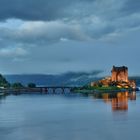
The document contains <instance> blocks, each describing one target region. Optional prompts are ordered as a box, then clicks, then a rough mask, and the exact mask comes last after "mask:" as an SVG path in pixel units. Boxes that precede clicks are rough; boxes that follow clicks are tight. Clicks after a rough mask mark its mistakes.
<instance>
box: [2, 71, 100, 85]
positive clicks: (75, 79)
mask: <svg viewBox="0 0 140 140" xmlns="http://www.w3.org/2000/svg"><path fill="white" fill-rule="evenodd" d="M100 73H101V71H93V72H89V73H86V72H77V73H76V72H68V73H64V74H60V75H46V74H22V75H4V76H5V77H6V79H7V80H8V81H9V82H10V83H15V82H20V83H22V84H23V85H27V84H28V83H35V84H36V85H38V86H47V85H49V86H58V85H69V86H73V85H74V86H82V85H85V84H88V83H89V82H91V81H95V80H98V79H99V78H98V74H100Z"/></svg>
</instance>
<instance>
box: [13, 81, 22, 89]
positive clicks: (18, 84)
mask: <svg viewBox="0 0 140 140" xmlns="http://www.w3.org/2000/svg"><path fill="white" fill-rule="evenodd" d="M12 87H13V88H23V87H24V86H23V85H22V84H21V83H19V82H17V83H14V84H12Z"/></svg>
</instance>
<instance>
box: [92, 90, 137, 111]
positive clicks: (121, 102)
mask: <svg viewBox="0 0 140 140" xmlns="http://www.w3.org/2000/svg"><path fill="white" fill-rule="evenodd" d="M94 97H95V98H97V99H99V98H100V99H103V101H104V102H105V103H111V106H112V111H118V110H119V111H120V110H122V111H127V110H128V100H131V101H132V100H136V92H134V91H133V92H128V91H125V92H117V93H100V94H99V93H98V94H94Z"/></svg>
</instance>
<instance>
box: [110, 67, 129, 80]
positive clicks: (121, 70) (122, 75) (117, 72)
mask: <svg viewBox="0 0 140 140" xmlns="http://www.w3.org/2000/svg"><path fill="white" fill-rule="evenodd" d="M111 73H112V76H111V80H112V81H114V82H116V81H122V82H128V68H127V67H125V66H122V67H115V66H113V68H112V71H111Z"/></svg>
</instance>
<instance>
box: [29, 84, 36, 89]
mask: <svg viewBox="0 0 140 140" xmlns="http://www.w3.org/2000/svg"><path fill="white" fill-rule="evenodd" d="M28 87H29V88H35V87H36V84H35V83H29V84H28Z"/></svg>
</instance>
